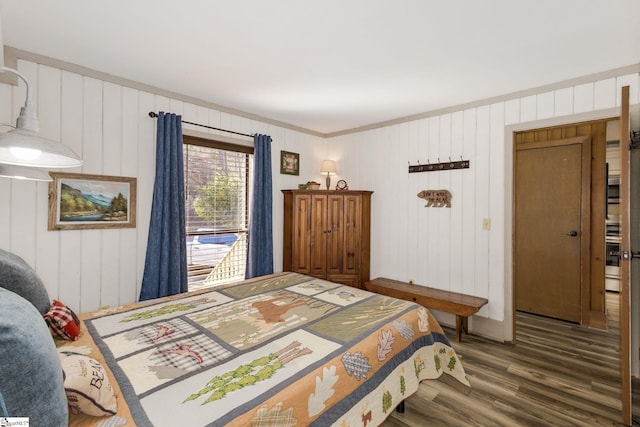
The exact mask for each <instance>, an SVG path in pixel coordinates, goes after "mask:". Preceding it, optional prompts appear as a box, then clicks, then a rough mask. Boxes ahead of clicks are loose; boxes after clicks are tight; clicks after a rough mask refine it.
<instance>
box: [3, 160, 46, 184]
mask: <svg viewBox="0 0 640 427" xmlns="http://www.w3.org/2000/svg"><path fill="white" fill-rule="evenodd" d="M0 177H5V178H14V179H26V180H30V181H53V179H52V178H51V175H49V174H48V173H47V171H46V170H44V169H41V168H27V167H23V166H14V165H3V164H0Z"/></svg>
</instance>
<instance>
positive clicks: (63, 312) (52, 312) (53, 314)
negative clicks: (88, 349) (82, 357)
mask: <svg viewBox="0 0 640 427" xmlns="http://www.w3.org/2000/svg"><path fill="white" fill-rule="evenodd" d="M43 317H44V319H45V320H46V321H47V323H48V324H49V326H50V327H51V329H52V330H53V332H55V333H56V335H58V336H59V337H61V338H64V339H65V340H68V341H75V340H77V339H78V335H80V319H78V316H76V314H75V313H74V312H73V310H71V309H70V308H69V307H67V306H66V305H64V304H63V303H61V302H60V301H57V300H53V305H52V306H51V308H50V309H49V311H48V312H47V313H46V314H45V315H44V316H43Z"/></svg>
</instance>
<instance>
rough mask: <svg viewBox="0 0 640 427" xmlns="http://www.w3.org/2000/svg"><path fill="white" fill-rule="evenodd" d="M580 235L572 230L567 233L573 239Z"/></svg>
mask: <svg viewBox="0 0 640 427" xmlns="http://www.w3.org/2000/svg"><path fill="white" fill-rule="evenodd" d="M577 235H578V232H577V231H575V230H571V231H570V232H568V233H567V236H571V237H576V236H577Z"/></svg>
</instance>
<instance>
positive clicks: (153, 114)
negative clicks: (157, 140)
mask: <svg viewBox="0 0 640 427" xmlns="http://www.w3.org/2000/svg"><path fill="white" fill-rule="evenodd" d="M149 117H151V118H154V119H155V118H156V117H158V115H157V114H156V113H155V112H154V111H149ZM182 123H187V124H190V125H194V126H200V127H203V128H207V129H213V130H219V131H222V132H229V133H233V134H236V135H242V136H246V137H249V138H253V135H250V134H248V133H242V132H236V131H234V130H227V129H220V128H215V127H213V126H207V125H201V124H199V123H193V122H188V121H186V120H182Z"/></svg>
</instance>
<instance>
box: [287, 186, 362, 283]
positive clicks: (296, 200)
mask: <svg viewBox="0 0 640 427" xmlns="http://www.w3.org/2000/svg"><path fill="white" fill-rule="evenodd" d="M282 192H283V193H284V242H283V266H282V267H283V270H284V271H295V272H298V273H302V274H307V275H309V276H314V277H318V278H321V279H327V280H330V281H332V282H337V283H343V284H345V285H349V286H354V287H357V288H363V289H364V283H365V282H367V281H368V280H369V254H370V251H371V247H370V240H371V194H372V193H373V192H372V191H349V190H346V191H339V190H335V191H334V190H282Z"/></svg>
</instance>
